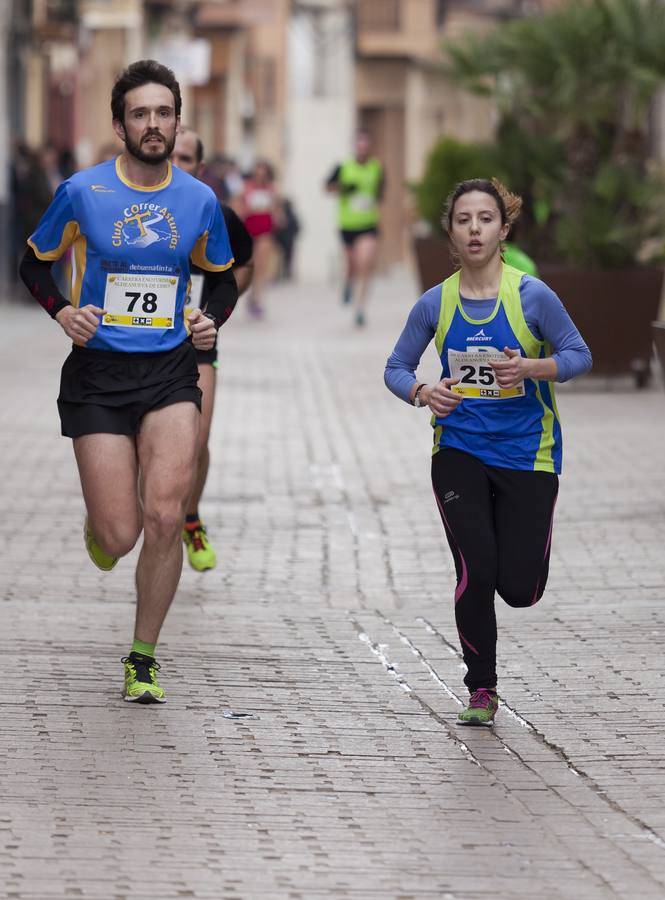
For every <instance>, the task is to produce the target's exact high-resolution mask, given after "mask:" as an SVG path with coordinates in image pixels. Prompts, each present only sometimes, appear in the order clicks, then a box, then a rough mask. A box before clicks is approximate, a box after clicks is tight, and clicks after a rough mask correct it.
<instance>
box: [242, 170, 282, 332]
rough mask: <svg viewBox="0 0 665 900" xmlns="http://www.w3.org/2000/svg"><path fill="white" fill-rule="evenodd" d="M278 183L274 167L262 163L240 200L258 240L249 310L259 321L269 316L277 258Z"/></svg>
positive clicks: (250, 229)
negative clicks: (268, 293) (268, 292)
mask: <svg viewBox="0 0 665 900" xmlns="http://www.w3.org/2000/svg"><path fill="white" fill-rule="evenodd" d="M274 181H275V172H274V169H273V167H272V166H271V165H270V163H269V162H267V161H266V160H259V161H258V162H257V163H256V164H255V165H254V168H253V169H252V174H251V175H250V176H249V178H248V179H247V181H246V182H245V186H244V188H243V190H242V192H241V193H240V195H239V196H238V198H237V204H238V205H237V209H238V211H239V213H240V217H241V218H242V220H243V222H244V223H245V227H246V228H247V231H249V233H250V234H251V236H252V237H253V238H254V277H253V279H252V287H251V289H250V292H249V297H248V301H247V307H248V309H249V312H250V315H252V316H254V317H255V318H257V319H260V318H262V317H263V316H264V314H265V305H264V299H263V298H264V294H265V289H266V285H267V284H268V281H269V280H270V275H271V272H272V266H273V263H274V257H275V242H274V239H273V232H274V230H275V227H276V225H277V222H278V219H279V200H278V197H277V192H276V191H275V186H274Z"/></svg>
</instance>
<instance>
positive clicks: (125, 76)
mask: <svg viewBox="0 0 665 900" xmlns="http://www.w3.org/2000/svg"><path fill="white" fill-rule="evenodd" d="M144 84H163V85H164V87H167V88H168V89H169V90H170V91H171V93H172V94H173V100H174V102H175V114H176V116H179V115H180V110H181V108H182V98H181V96H180V85H179V84H178V81H177V79H176V77H175V75H174V74H173V72H172V71H171V69H169V68H167V66H163V65H162V64H161V63H158V62H157V61H156V60H154V59H140V60H139V61H138V62H135V63H132V64H131V66H127V68H126V69H125V71H124V72H123V73H122V75H120V77H119V78H118V79H117V80H116V82H115V84H114V85H113V90H112V91H111V114H112V116H113V118H114V119H117V121H118V122H123V123H124V121H125V94H126V93H127V91H133V90H134V88H137V87H142V86H143V85H144Z"/></svg>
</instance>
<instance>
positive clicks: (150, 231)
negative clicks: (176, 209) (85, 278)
mask: <svg viewBox="0 0 665 900" xmlns="http://www.w3.org/2000/svg"><path fill="white" fill-rule="evenodd" d="M179 238H180V235H179V234H178V226H177V225H176V221H175V218H174V216H173V213H171V212H169V210H168V209H167V208H166V207H165V206H160V205H159V203H132V205H131V206H127V207H125V209H124V210H123V212H122V218H118V219H117V220H116V221H115V222H114V223H113V236H112V238H111V243H112V244H113V246H114V247H121V246H122V244H123V243H125V244H129V245H130V246H132V247H149V246H150V245H151V244H154V243H155V242H157V241H168V242H169V247H170V249H171V250H175V248H176V247H177V246H178V240H179Z"/></svg>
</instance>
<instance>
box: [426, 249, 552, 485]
mask: <svg viewBox="0 0 665 900" xmlns="http://www.w3.org/2000/svg"><path fill="white" fill-rule="evenodd" d="M523 277H524V273H523V272H520V271H518V270H517V269H513V268H512V267H511V266H507V265H504V266H503V274H502V277H501V285H500V288H499V295H498V297H497V300H496V303H495V305H494V310H493V311H492V313H491V314H490V315H489V316H488V317H486V318H484V319H472V318H470V317H469V316H468V315H467V313H466V312H465V311H464V308H463V306H462V303H461V301H460V295H459V281H460V273H459V272H456V273H455V274H454V275H452V276H451V277H450V278H447V279H446V280H445V281H444V282H443V284H442V286H441V308H440V315H439V323H438V328H437V331H436V335H435V342H436V349H437V351H438V354H439V357H440V359H441V367H442V372H441V377H442V378H449V377H456V378H459V379H460V381H459V383H458V384H457V385H456V386H454V387H453V388H452V390H454V391H456V392H458V393H460V394H462V395H463V398H464V399H463V402H462V403H460V404H459V406H458V407H457V408H456V409H455V410H453V412H451V413H450V414H449V415H448V416H445V417H444V418H434V417H433V419H432V425H433V426H434V452H435V453H436V452H437V451H438V450H440V449H443V448H445V447H450V448H454V449H456V450H463V451H465V452H467V453H470V454H472V455H474V456H476V457H478V458H479V459H481V460H482V462H484V463H485V464H486V465H489V466H498V467H501V468H509V469H524V470H536V471H542V472H557V473H559V472H560V471H561V456H562V446H561V426H560V423H559V415H558V412H557V408H556V402H555V399H554V385H553V384H552V383H551V382H549V381H545V380H538V381H536V380H534V379H531V378H527V379H525V381H524V382H523V384H522V385H521V386H519V387H517V388H511V389H501V388H499V387H498V385H497V384H496V381H495V378H494V375H493V370H492V368H491V366H490V365H489V364H488V363H489V359H490V358H491V355H492V354H503V348H504V347H510V348H511V349H515V350H520V352H521V353H522V355H523V356H525V357H528V358H530V359H543V358H545V357H547V356H550V355H551V348H550V347H549V346H548V344H547V342H546V341H541V340H538V339H537V338H536V337H534V335H533V334H532V333H531V331H530V330H529V328H528V326H527V323H526V321H525V318H524V313H523V310H522V304H521V302H520V290H519V289H520V282H521V280H522V278H523Z"/></svg>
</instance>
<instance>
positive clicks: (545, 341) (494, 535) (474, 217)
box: [385, 179, 591, 725]
mask: <svg viewBox="0 0 665 900" xmlns="http://www.w3.org/2000/svg"><path fill="white" fill-rule="evenodd" d="M521 202H522V201H521V199H520V198H519V197H516V196H515V195H513V194H510V193H509V192H508V191H507V190H506V188H505V187H504V186H503V185H501V184H500V183H499V182H498V181H496V180H492V181H486V180H484V179H473V180H471V181H465V182H462V183H461V184H459V185H457V187H456V188H455V190H454V191H453V192H452V194H451V195H450V197H449V198H448V201H447V205H446V211H445V213H444V226H445V227H446V229H447V231H448V234H449V236H450V239H451V241H452V244H453V248H454V251H455V253H456V255H457V257H458V261H459V265H460V269H459V271H458V272H456V273H455V274H454V275H452V276H451V277H450V278H447V279H446V280H445V281H444V282H443V284H439V285H437V286H436V287H434V288H432V289H431V290H429V291H427V292H426V293H425V294H423V296H422V297H421V298H420V299H419V300H418V302H417V303H416V305H415V306H414V307H413V309H412V310H411V313H410V315H409V318H408V320H407V323H406V326H405V328H404V330H403V332H402V334H401V335H400V338H399V340H398V341H397V344H396V346H395V349H394V351H393V353H392V355H391V356H390V358H389V360H388V363H387V365H386V371H385V381H386V385H387V386H388V388H390V390H391V391H392V392H393V393H395V394H396V395H397V396H398V397H401V398H402V399H403V400H405V401H406V402H408V403H411V404H413V405H414V406H420V407H428V408H429V409H430V411H431V412H432V425H433V427H434V451H433V458H432V483H433V487H434V494H435V497H436V501H437V504H438V507H439V512H440V514H441V519H442V521H443V527H444V529H445V532H446V537H447V539H448V543H449V545H450V549H451V551H452V554H453V558H454V561H455V568H456V572H457V588H456V590H455V620H456V624H457V629H458V633H459V639H460V643H461V647H462V653H463V656H464V661H465V663H466V665H467V670H468V671H467V674H466V676H465V678H464V682H465V684H466V686H467V688H468V690H469V693H470V695H471V696H470V700H469V705H468V708H467V709H465V710H464V711H463V712H461V713H460V714H459V716H458V720H459V723H460V724H462V725H492V724H493V722H494V716H495V714H496V711H497V708H498V698H497V692H496V686H497V675H496V639H497V632H496V616H495V612H494V594H495V592H496V593H498V594H499V595H500V596H501V597H502V598H503V599H504V600H505V602H506V603H508V604H509V606H513V607H525V606H532V605H533V604H534V603H537V602H538V600H539V599H540V598H541V597H542V595H543V592H544V590H545V584H546V581H547V573H548V566H549V557H550V547H551V539H552V519H553V514H554V504H555V502H556V497H557V490H558V475H559V473H560V471H561V455H562V445H561V426H560V423H559V416H558V413H557V408H556V403H555V400H554V386H553V382H554V381H561V382H563V381H568V380H569V379H570V378H573V377H575V376H577V375H581V374H583V373H584V372H588V371H589V369H590V368H591V354H590V353H589V349H588V347H587V346H586V344H585V343H584V341H583V339H582V337H581V335H580V333H579V332H578V331H577V329H576V328H575V326H574V324H573V322H572V321H571V319H570V317H569V316H568V314H567V313H566V311H565V309H564V307H563V305H562V303H561V301H560V300H559V299H558V297H557V296H556V294H554V293H553V291H551V290H550V288H548V287H547V285H545V284H544V283H543V282H542V281H540V280H539V279H537V278H534V277H533V276H530V275H526V274H524V273H523V272H521V271H519V270H518V269H515V268H512V267H511V266H508V265H505V264H504V263H503V260H502V256H501V243H502V241H504V240H505V239H506V238H507V236H508V232H509V231H510V226H511V223H512V222H513V221H514V220H515V219H516V218H517V216H518V214H519V209H520V207H521ZM432 338H434V339H435V344H436V349H437V353H438V355H439V357H440V359H441V364H442V374H441V380H440V381H438V382H437V383H436V384H421V383H419V382H418V381H417V380H416V376H415V371H416V368H417V366H418V363H419V362H420V358H421V356H422V354H423V352H424V350H425V348H426V347H427V345H428V344H429V342H430V341H431V340H432Z"/></svg>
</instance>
